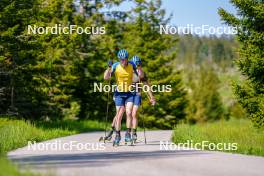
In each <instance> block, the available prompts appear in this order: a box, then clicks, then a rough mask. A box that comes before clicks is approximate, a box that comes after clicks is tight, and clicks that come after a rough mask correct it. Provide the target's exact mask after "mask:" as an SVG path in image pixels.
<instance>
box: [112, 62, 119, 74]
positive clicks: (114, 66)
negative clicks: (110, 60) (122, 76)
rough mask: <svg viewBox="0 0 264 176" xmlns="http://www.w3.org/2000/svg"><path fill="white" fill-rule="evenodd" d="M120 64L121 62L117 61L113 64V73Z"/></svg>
mask: <svg viewBox="0 0 264 176" xmlns="http://www.w3.org/2000/svg"><path fill="white" fill-rule="evenodd" d="M118 64H120V62H115V63H114V64H113V65H112V73H111V74H114V73H115V70H116V67H117V66H118Z"/></svg>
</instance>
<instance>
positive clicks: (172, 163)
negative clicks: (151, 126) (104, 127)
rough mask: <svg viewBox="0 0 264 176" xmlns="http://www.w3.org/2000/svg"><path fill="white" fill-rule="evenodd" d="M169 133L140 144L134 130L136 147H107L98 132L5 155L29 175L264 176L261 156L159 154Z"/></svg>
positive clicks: (182, 150) (156, 134) (186, 151)
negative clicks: (29, 172) (29, 171)
mask: <svg viewBox="0 0 264 176" xmlns="http://www.w3.org/2000/svg"><path fill="white" fill-rule="evenodd" d="M171 134H172V131H148V132H146V135H147V145H145V144H144V142H143V141H144V140H143V139H144V136H143V133H142V132H139V134H138V137H139V143H138V144H137V145H136V146H126V145H124V144H121V145H120V146H119V147H113V146H112V144H111V143H106V144H102V143H97V141H98V139H99V137H100V136H101V135H103V132H92V133H83V134H78V135H72V136H67V137H62V138H57V139H54V140H49V141H45V142H41V143H38V144H36V146H38V148H33V146H31V147H28V146H27V147H24V148H20V149H17V150H14V151H11V152H9V153H8V157H9V159H11V160H12V161H13V162H15V163H17V164H18V165H19V167H20V168H21V169H22V170H23V169H28V168H30V169H31V170H32V171H34V172H39V173H47V174H51V175H59V176H78V175H85V176H87V175H88V176H89V175H91V176H97V175H98V176H104V175H106V176H117V175H126V176H130V175H131V176H141V175H142V176H143V175H144V176H148V175H150V176H160V175H183V176H194V175H195V176H207V175H208V176H218V175H219V176H223V175H224V176H229V175H232V176H235V175H239V176H243V175H244V176H263V174H264V157H256V156H246V155H240V154H230V153H223V152H211V151H201V150H194V149H186V148H180V149H178V148H175V146H174V145H173V144H172V145H171V148H170V149H171V150H164V148H165V147H164V146H165V144H166V141H167V142H168V144H171V143H170V138H171ZM122 135H124V133H122ZM161 141H162V142H163V144H164V145H162V147H163V148H162V150H161V149H160V147H161V145H160V142H161ZM70 144H72V145H71V146H72V148H71V149H70V148H69V147H70ZM52 146H53V148H52ZM54 146H55V147H54ZM173 146H174V147H173ZM45 147H46V148H45ZM56 147H57V148H56ZM59 147H61V148H59ZM63 147H64V148H63ZM78 147H79V148H78Z"/></svg>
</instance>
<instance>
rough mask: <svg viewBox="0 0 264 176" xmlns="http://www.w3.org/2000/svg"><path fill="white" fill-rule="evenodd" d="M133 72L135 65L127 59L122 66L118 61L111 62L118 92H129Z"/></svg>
mask: <svg viewBox="0 0 264 176" xmlns="http://www.w3.org/2000/svg"><path fill="white" fill-rule="evenodd" d="M134 72H135V73H136V74H137V70H136V65H135V64H134V63H133V62H130V61H129V62H128V65H127V66H126V67H122V65H121V64H120V62H116V63H114V64H113V66H112V74H115V77H116V84H117V86H118V92H129V86H131V85H132V82H133V73H134Z"/></svg>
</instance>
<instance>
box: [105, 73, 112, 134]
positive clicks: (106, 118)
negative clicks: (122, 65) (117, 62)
mask: <svg viewBox="0 0 264 176" xmlns="http://www.w3.org/2000/svg"><path fill="white" fill-rule="evenodd" d="M108 85H109V86H111V74H110V78H109V82H108ZM109 97H110V91H108V92H107V104H106V116H105V129H104V131H105V137H106V128H107V120H108V115H109Z"/></svg>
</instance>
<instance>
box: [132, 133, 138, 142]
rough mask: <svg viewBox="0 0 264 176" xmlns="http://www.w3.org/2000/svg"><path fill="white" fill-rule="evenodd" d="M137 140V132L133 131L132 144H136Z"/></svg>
mask: <svg viewBox="0 0 264 176" xmlns="http://www.w3.org/2000/svg"><path fill="white" fill-rule="evenodd" d="M136 141H137V133H133V134H132V144H133V145H134V144H136Z"/></svg>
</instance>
